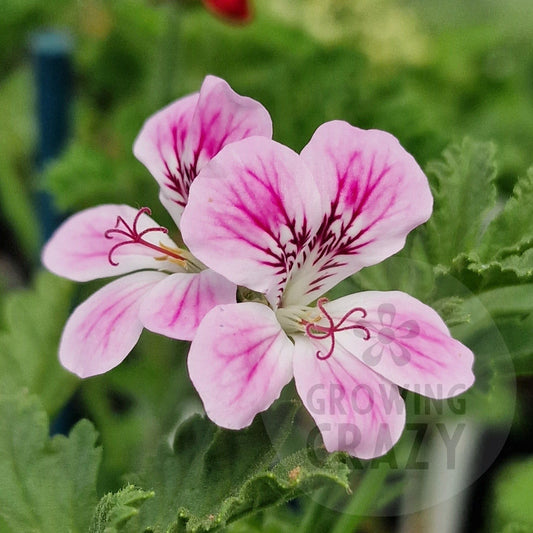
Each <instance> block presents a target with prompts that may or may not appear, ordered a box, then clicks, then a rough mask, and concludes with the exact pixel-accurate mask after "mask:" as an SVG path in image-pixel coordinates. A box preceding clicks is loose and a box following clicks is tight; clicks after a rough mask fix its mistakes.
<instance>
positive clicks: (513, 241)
mask: <svg viewBox="0 0 533 533" xmlns="http://www.w3.org/2000/svg"><path fill="white" fill-rule="evenodd" d="M532 204H533V169H530V170H529V172H528V174H527V176H526V177H524V178H521V179H520V180H519V181H518V183H517V184H516V186H515V190H514V192H513V195H512V197H511V198H510V199H509V200H508V201H507V203H506V204H505V206H504V208H503V210H502V211H501V212H500V214H499V215H498V216H496V217H495V218H494V219H493V220H492V221H491V222H490V224H489V225H488V227H487V230H486V232H485V233H484V234H483V238H482V242H481V243H480V244H479V246H478V247H477V248H476V249H474V250H467V251H463V252H462V253H460V254H459V255H458V256H457V257H455V258H454V259H453V261H452V262H451V264H450V267H449V268H444V269H441V273H445V274H449V275H451V276H453V277H455V278H457V279H458V280H460V281H461V282H462V283H463V284H464V285H466V286H467V287H468V288H469V289H470V290H472V291H475V292H478V291H481V290H483V289H487V288H491V287H502V286H505V285H514V284H518V283H528V282H531V281H533V210H532V209H531V205H532Z"/></svg>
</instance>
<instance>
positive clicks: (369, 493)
mask: <svg viewBox="0 0 533 533" xmlns="http://www.w3.org/2000/svg"><path fill="white" fill-rule="evenodd" d="M389 472H390V470H389V468H387V466H386V465H379V466H377V467H375V468H369V469H368V470H367V471H366V473H365V474H364V476H363V479H362V480H361V482H360V483H359V486H358V487H357V489H356V491H355V492H354V494H353V496H352V498H351V500H350V501H349V502H348V505H347V506H346V508H345V509H344V512H343V514H342V515H341V516H340V518H339V520H338V521H337V523H336V524H335V527H334V528H333V530H332V531H331V533H353V532H355V531H356V529H357V527H358V526H359V524H360V523H361V521H362V520H363V519H364V518H366V514H367V513H368V511H369V509H370V507H371V506H372V504H373V502H374V501H375V500H376V497H377V495H378V493H379V491H380V489H381V487H382V486H383V483H384V482H385V480H386V479H387V475H388V474H389Z"/></svg>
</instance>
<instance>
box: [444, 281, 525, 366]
mask: <svg viewBox="0 0 533 533" xmlns="http://www.w3.org/2000/svg"><path fill="white" fill-rule="evenodd" d="M531 302H533V284H531V283H529V284H524V285H515V286H510V287H502V288H498V289H493V290H490V291H486V292H483V293H481V294H479V295H478V296H473V297H471V298H469V299H468V300H465V302H464V304H463V310H464V312H465V313H468V314H470V316H471V317H472V318H471V321H470V322H469V323H468V324H463V325H459V326H458V327H456V328H454V335H458V337H459V338H460V339H461V340H464V341H466V342H468V343H469V345H470V346H471V347H472V348H473V349H474V348H475V346H477V350H474V351H475V353H476V355H477V356H478V358H479V357H483V358H484V360H485V361H484V362H485V364H486V365H490V366H492V367H493V368H495V369H496V371H497V373H498V374H499V375H501V376H502V377H505V376H514V375H515V374H516V375H531V374H533V337H532V336H531V331H532V329H533V307H532V304H531ZM511 361H512V364H511Z"/></svg>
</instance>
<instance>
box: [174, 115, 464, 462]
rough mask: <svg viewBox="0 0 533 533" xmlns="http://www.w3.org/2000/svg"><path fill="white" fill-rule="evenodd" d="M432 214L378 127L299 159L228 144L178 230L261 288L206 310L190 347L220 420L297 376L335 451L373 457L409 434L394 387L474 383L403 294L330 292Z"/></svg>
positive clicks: (256, 142) (278, 148) (457, 387)
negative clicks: (334, 294)
mask: <svg viewBox="0 0 533 533" xmlns="http://www.w3.org/2000/svg"><path fill="white" fill-rule="evenodd" d="M431 210H432V196H431V193H430V190H429V187H428V183H427V179H426V177H425V175H424V174H423V172H422V171H421V169H420V168H419V166H418V165H417V164H416V162H415V161H414V159H413V158H412V157H411V156H410V155H409V154H408V153H407V152H405V150H404V149H403V148H402V147H401V146H400V144H399V143H398V141H397V140H396V139H395V138H394V137H393V136H392V135H389V134H388V133H385V132H382V131H376V130H370V131H364V130H360V129H357V128H354V127H352V126H350V125H349V124H347V123H345V122H340V121H335V122H329V123H326V124H324V125H322V126H321V127H320V128H318V130H317V131H316V132H315V134H314V136H313V138H312V139H311V141H310V142H309V143H308V145H307V146H306V147H305V148H304V149H303V151H302V153H301V155H298V154H296V153H294V152H293V151H291V150H290V149H288V148H286V147H284V146H282V145H280V144H277V143H276V142H274V141H271V140H269V139H264V138H258V137H254V138H249V139H245V140H243V141H240V142H238V143H235V144H233V145H232V146H231V147H227V148H225V149H224V150H222V151H221V152H220V153H219V154H218V156H217V157H215V158H214V159H213V160H212V161H211V162H210V163H209V165H207V166H206V167H205V168H204V169H203V171H202V172H201V173H200V176H199V177H198V179H197V180H196V181H195V183H194V184H193V186H192V188H191V191H190V199H189V203H188V206H187V208H186V210H185V212H184V215H183V220H182V233H183V237H184V239H185V242H186V243H188V245H189V248H190V250H191V251H192V252H193V253H194V254H195V256H196V257H199V258H200V259H201V261H203V262H204V263H205V264H206V265H208V266H209V267H211V268H212V269H214V270H216V271H217V272H218V273H220V274H221V275H223V276H225V277H226V278H227V279H229V280H231V281H233V282H234V283H236V284H238V285H242V286H245V287H248V288H249V289H251V290H252V291H256V293H255V294H252V295H251V297H249V298H248V300H251V301H244V302H240V303H232V304H224V305H218V306H216V307H215V308H213V309H212V310H211V311H209V313H207V315H206V316H205V317H204V319H203V321H202V322H201V324H200V326H199V328H198V331H197V335H196V336H195V338H194V340H193V342H192V345H191V349H190V352H189V359H188V367H189V373H190V376H191V379H192V381H193V383H194V385H195V387H196V389H197V391H198V392H199V394H200V396H201V398H202V401H203V403H204V406H205V410H206V412H207V414H208V416H209V417H210V418H211V419H212V420H213V421H214V422H216V423H217V424H218V425H220V426H223V427H227V428H232V429H239V428H242V427H245V426H247V425H249V424H250V423H251V421H252V420H253V418H254V416H255V415H256V414H257V413H259V412H261V411H263V410H265V409H267V408H268V407H269V406H270V405H271V404H272V402H274V400H276V399H277V398H278V397H279V394H280V392H281V390H282V388H283V387H284V386H285V385H286V384H287V383H288V382H289V381H290V380H291V379H292V378H293V377H294V379H295V382H296V388H297V391H298V393H299V395H300V397H301V398H302V401H303V403H304V405H305V406H306V408H307V409H308V411H309V412H310V414H311V415H312V416H313V418H314V419H315V421H316V423H317V425H318V427H319V429H320V431H321V433H322V437H323V439H324V443H325V446H326V448H327V449H328V450H329V451H334V450H345V451H347V452H349V453H350V454H352V455H354V456H358V457H362V458H371V457H376V456H379V455H381V454H384V453H386V452H387V451H388V450H389V449H390V448H391V447H392V446H393V444H394V443H395V442H396V441H397V440H398V438H399V436H400V434H401V432H402V430H403V427H404V424H405V408H404V403H403V400H402V398H401V397H400V395H399V391H398V385H400V386H402V387H404V388H407V389H409V390H413V391H416V392H419V391H423V393H424V394H426V395H427V396H431V397H435V398H445V397H449V396H454V395H456V394H459V393H460V392H462V391H464V390H465V389H466V388H468V387H470V386H471V384H472V383H473V380H474V376H473V373H472V363H473V354H472V352H471V351H470V350H469V349H468V348H466V347H465V346H463V345H462V344H461V343H460V342H458V341H456V340H454V339H453V338H451V336H450V334H449V331H448V329H447V328H446V326H445V324H444V322H443V321H442V319H441V318H440V317H439V316H438V315H437V313H436V312H435V311H433V310H432V309H431V308H429V307H428V306H426V305H424V304H423V303H421V302H419V301H418V300H416V299H414V298H412V297H411V296H409V295H407V294H405V293H402V292H377V291H371V292H361V293H358V294H352V295H349V296H345V297H343V298H339V299H337V300H334V301H328V299H327V298H324V297H322V295H323V294H324V293H325V292H326V291H328V290H329V289H330V288H332V287H333V286H334V285H336V284H337V283H338V282H340V281H341V280H343V279H344V278H346V277H348V276H350V275H352V274H354V273H355V272H357V271H358V270H360V269H361V268H363V267H365V266H369V265H373V264H375V263H378V262H380V261H382V260H383V259H385V258H386V257H389V256H391V255H392V254H394V253H396V252H397V251H399V250H400V249H401V248H402V247H403V246H404V243H405V238H406V236H407V234H408V232H409V231H411V230H412V229H413V228H415V227H416V226H418V225H419V224H422V223H423V222H425V221H426V220H427V219H428V218H429V216H430V214H431ZM317 298H318V301H317V303H316V304H315V305H312V302H313V301H314V300H316V299H317ZM385 311H386V312H389V313H393V315H394V316H393V317H392V318H393V320H391V319H390V318H387V317H386V318H384V316H383V313H384V312H385ZM376 343H380V344H381V346H382V347H383V349H382V350H377V347H374V345H375V344H376Z"/></svg>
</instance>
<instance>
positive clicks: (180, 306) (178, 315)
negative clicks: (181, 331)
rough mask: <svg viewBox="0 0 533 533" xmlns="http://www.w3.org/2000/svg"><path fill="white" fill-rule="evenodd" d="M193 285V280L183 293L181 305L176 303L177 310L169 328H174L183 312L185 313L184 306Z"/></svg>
mask: <svg viewBox="0 0 533 533" xmlns="http://www.w3.org/2000/svg"><path fill="white" fill-rule="evenodd" d="M193 283H194V280H192V281H191V282H190V283H189V284H188V285H187V288H186V289H185V291H184V292H183V295H182V298H181V299H180V301H179V303H178V302H176V310H175V311H174V313H173V314H172V318H171V319H170V322H169V323H168V325H169V326H173V325H174V324H175V323H176V322H177V320H178V318H179V317H180V315H181V312H182V311H183V306H184V305H185V301H186V299H187V296H188V295H189V291H190V290H191V287H192V285H193ZM197 298H198V297H197ZM197 308H198V307H197Z"/></svg>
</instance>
